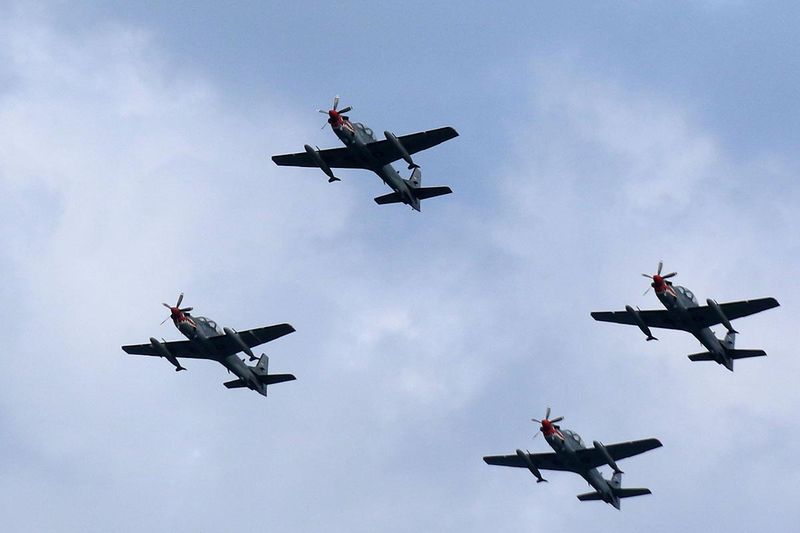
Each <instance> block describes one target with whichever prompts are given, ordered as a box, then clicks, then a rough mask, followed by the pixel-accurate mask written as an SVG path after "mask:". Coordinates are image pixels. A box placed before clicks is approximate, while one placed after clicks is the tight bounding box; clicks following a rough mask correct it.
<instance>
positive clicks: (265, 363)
mask: <svg viewBox="0 0 800 533" xmlns="http://www.w3.org/2000/svg"><path fill="white" fill-rule="evenodd" d="M253 370H254V371H255V373H256V374H258V375H260V376H266V375H267V374H269V357H267V354H265V353H262V354H261V357H260V358H259V359H258V363H257V364H256V366H255V368H254V369H253Z"/></svg>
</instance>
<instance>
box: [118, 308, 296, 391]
mask: <svg viewBox="0 0 800 533" xmlns="http://www.w3.org/2000/svg"><path fill="white" fill-rule="evenodd" d="M181 302H183V293H181V295H180V296H178V302H177V303H176V304H175V305H169V304H163V305H164V307H166V308H168V309H169V313H170V316H168V317H167V318H165V319H164V322H166V321H167V320H169V319H170V318H171V319H172V322H173V324H175V327H176V328H178V330H179V331H180V332H181V333H183V334H184V335H185V336H186V337H187V338H188V339H189V340H185V341H169V342H168V341H164V340H161V341H159V340H157V339H156V338H154V337H150V343H149V344H134V345H130V346H123V347H122V349H123V350H125V351H126V352H127V353H129V354H132V355H153V356H158V357H163V358H165V359H166V360H167V361H169V362H170V363H172V364H173V365H174V366H175V371H176V372H179V371H181V370H186V369H185V368H184V367H183V366H181V364H180V363H179V362H178V359H177V358H178V357H186V358H191V359H210V360H212V361H217V362H218V363H220V364H221V365H222V366H224V367H225V368H227V369H228V372H232V373H233V374H235V375H236V376H237V377H238V379H234V380H233V381H228V382H226V383H224V385H225V386H226V387H227V388H229V389H238V388H244V387H246V388H248V389H250V390H254V391H256V392H257V393H259V394H261V395H262V396H266V395H267V385H274V384H275V383H283V382H284V381H292V380H293V379H296V378H295V377H294V376H293V375H292V374H270V373H269V371H268V368H269V357H267V356H266V355H265V354H261V357H260V358H257V357H256V356H255V355H253V351H252V349H251V348H253V347H255V346H258V345H259V344H264V343H266V342H269V341H273V340H275V339H277V338H280V337H283V336H284V335H288V334H289V333H292V332H293V331H294V328H293V327H292V326H291V325H289V324H277V325H274V326H267V327H265V328H256V329H249V330H246V331H238V332H237V331H234V330H233V329H231V328H228V327H225V328H221V329H220V327H219V326H218V325H217V323H216V322H214V321H213V320H211V319H208V318H205V317H202V316H192V315H191V314H190V313H189V312H190V311H191V310H192V308H191V307H183V308H182V307H181ZM164 322H162V324H163V323H164ZM239 352H244V353H246V354H247V355H248V356H249V357H250V361H255V360H256V359H257V360H258V363H257V364H256V366H249V365H247V364H246V363H245V362H244V361H243V360H242V359H239V356H238V355H237V354H238V353H239Z"/></svg>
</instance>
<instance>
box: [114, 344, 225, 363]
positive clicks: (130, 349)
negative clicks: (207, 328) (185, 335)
mask: <svg viewBox="0 0 800 533" xmlns="http://www.w3.org/2000/svg"><path fill="white" fill-rule="evenodd" d="M165 345H166V348H167V349H168V350H169V353H170V355H173V356H175V357H182V358H187V359H216V357H214V356H211V355H208V354H205V353H203V352H201V351H199V350H198V349H197V347H196V346H195V345H194V344H193V343H192V342H191V341H188V340H186V341H167V342H165ZM122 349H123V350H124V351H125V352H126V353H129V354H131V355H150V356H154V357H161V353H160V352H159V351H158V350H156V349H155V347H153V345H152V344H149V343H148V344H131V345H128V346H123V347H122Z"/></svg>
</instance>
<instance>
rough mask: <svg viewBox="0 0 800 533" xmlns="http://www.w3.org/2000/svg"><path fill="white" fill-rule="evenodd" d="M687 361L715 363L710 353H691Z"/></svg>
mask: <svg viewBox="0 0 800 533" xmlns="http://www.w3.org/2000/svg"><path fill="white" fill-rule="evenodd" d="M689 359H690V360H692V361H716V359H714V354H713V353H711V352H700V353H693V354H692V355H690V356H689Z"/></svg>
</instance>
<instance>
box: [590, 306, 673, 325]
mask: <svg viewBox="0 0 800 533" xmlns="http://www.w3.org/2000/svg"><path fill="white" fill-rule="evenodd" d="M639 316H640V317H641V318H642V320H643V321H644V323H645V324H646V325H647V326H648V327H651V328H662V329H683V327H681V326H680V325H679V324H677V323H675V322H674V321H673V320H672V317H670V315H669V312H667V311H666V310H660V309H659V310H652V311H651V310H646V311H639ZM592 318H594V319H595V320H598V321H600V322H614V323H615V324H628V325H629V326H635V325H637V324H636V319H635V318H634V316H633V315H632V314H630V313H629V312H627V311H595V312H593V313H592Z"/></svg>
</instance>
